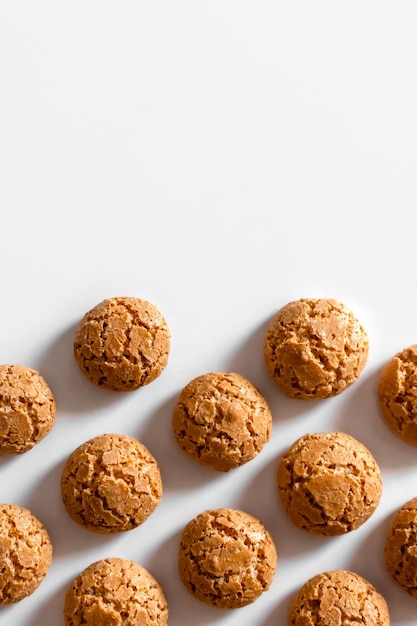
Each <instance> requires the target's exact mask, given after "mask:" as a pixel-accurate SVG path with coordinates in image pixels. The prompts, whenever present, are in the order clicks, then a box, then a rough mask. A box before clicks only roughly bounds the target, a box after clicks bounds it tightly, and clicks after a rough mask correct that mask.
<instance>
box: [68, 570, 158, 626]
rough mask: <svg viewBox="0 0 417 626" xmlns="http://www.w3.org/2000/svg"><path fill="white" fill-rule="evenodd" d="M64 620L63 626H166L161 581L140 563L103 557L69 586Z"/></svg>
mask: <svg viewBox="0 0 417 626" xmlns="http://www.w3.org/2000/svg"><path fill="white" fill-rule="evenodd" d="M64 620H65V625H66V626H98V625H99V624H100V625H103V626H104V625H108V626H139V624H140V626H165V625H166V624H167V623H168V605H167V601H166V598H165V595H164V592H163V590H162V588H161V586H160V584H159V583H158V582H157V581H156V580H155V578H154V577H153V576H152V575H151V574H150V573H149V572H148V571H147V570H146V569H145V568H143V567H142V566H141V565H139V564H138V563H135V562H134V561H130V560H128V559H119V558H110V559H102V560H100V561H97V562H95V563H92V564H91V565H89V566H88V567H86V568H85V570H83V571H82V572H81V573H80V574H79V575H78V576H77V577H76V578H75V579H74V580H73V582H72V583H71V585H70V586H69V587H68V589H67V593H66V596H65V604H64Z"/></svg>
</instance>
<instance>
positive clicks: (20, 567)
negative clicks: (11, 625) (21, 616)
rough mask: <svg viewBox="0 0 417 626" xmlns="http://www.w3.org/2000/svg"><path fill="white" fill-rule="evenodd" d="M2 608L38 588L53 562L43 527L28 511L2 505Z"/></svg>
mask: <svg viewBox="0 0 417 626" xmlns="http://www.w3.org/2000/svg"><path fill="white" fill-rule="evenodd" d="M0 555H1V568H0V605H3V604H13V603H15V602H20V600H23V599H24V598H26V597H27V596H29V595H31V594H32V593H33V592H34V591H36V589H37V588H38V587H39V585H40V584H41V582H42V581H43V580H44V578H45V576H46V574H47V573H48V570H49V567H50V565H51V561H52V543H51V539H50V537H49V534H48V531H47V530H46V528H45V527H44V525H43V524H42V523H41V522H40V521H39V520H38V519H37V518H36V517H35V516H34V515H33V514H32V513H31V511H29V510H28V509H26V508H24V507H21V506H18V505H16V504H0Z"/></svg>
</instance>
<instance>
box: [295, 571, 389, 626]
mask: <svg viewBox="0 0 417 626" xmlns="http://www.w3.org/2000/svg"><path fill="white" fill-rule="evenodd" d="M353 624H363V626H389V624H390V617H389V611H388V605H387V602H386V600H385V598H384V597H383V596H382V595H381V594H380V593H379V592H378V591H377V590H376V589H375V587H374V586H373V585H372V584H371V583H370V582H368V581H367V580H365V579H364V578H362V577H361V576H359V575H358V574H355V573H353V572H350V571H347V570H333V571H330V572H323V573H322V574H318V575H317V576H314V577H313V578H311V579H310V580H308V581H307V582H306V583H305V584H304V585H303V586H302V587H301V589H300V591H299V592H298V594H297V596H296V598H295V599H294V600H293V602H292V604H291V606H290V610H289V614H288V621H287V626H353Z"/></svg>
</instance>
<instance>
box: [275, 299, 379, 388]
mask: <svg viewBox="0 0 417 626" xmlns="http://www.w3.org/2000/svg"><path fill="white" fill-rule="evenodd" d="M368 349H369V342H368V337H367V334H366V332H365V330H364V328H363V327H362V325H361V324H360V323H359V321H358V319H357V318H356V317H355V315H354V314H353V313H352V311H351V310H350V309H348V307H346V306H345V305H344V304H342V303H341V302H339V301H337V300H334V299H331V298H320V299H307V298H302V299H300V300H296V301H294V302H289V303H288V304H287V305H285V306H284V307H283V308H282V309H280V311H278V312H277V313H276V314H275V315H274V316H273V318H272V320H271V322H270V324H269V327H268V329H267V331H266V333H265V337H264V356H265V362H266V365H267V368H268V371H269V373H270V375H271V376H272V378H273V379H274V380H275V382H276V383H277V384H278V385H279V387H280V388H281V390H282V391H283V392H284V393H285V394H287V395H288V396H289V397H291V398H302V399H308V398H328V397H331V396H335V395H337V394H339V393H341V392H342V391H344V390H345V389H346V388H347V387H349V386H350V385H352V383H354V382H355V381H356V380H357V378H358V377H359V375H360V374H361V372H362V370H363V368H364V367H365V364H366V361H367V358H368Z"/></svg>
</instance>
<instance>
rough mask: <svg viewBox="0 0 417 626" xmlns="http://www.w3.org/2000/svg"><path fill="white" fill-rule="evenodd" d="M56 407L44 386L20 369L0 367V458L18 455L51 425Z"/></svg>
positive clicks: (31, 373)
mask: <svg viewBox="0 0 417 626" xmlns="http://www.w3.org/2000/svg"><path fill="white" fill-rule="evenodd" d="M55 415H56V404H55V399H54V396H53V394H52V391H51V390H50V388H49V386H48V384H47V383H46V381H45V380H44V378H43V377H42V376H41V375H40V374H39V372H37V371H36V370H33V369H31V368H30V367H26V366H24V365H16V364H12V365H0V455H3V454H22V453H23V452H27V451H28V450H30V449H31V448H33V446H34V445H35V444H37V443H39V442H40V441H41V440H42V439H43V438H44V437H45V436H46V435H47V434H48V433H49V431H50V430H51V428H52V427H53V425H54V423H55Z"/></svg>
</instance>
